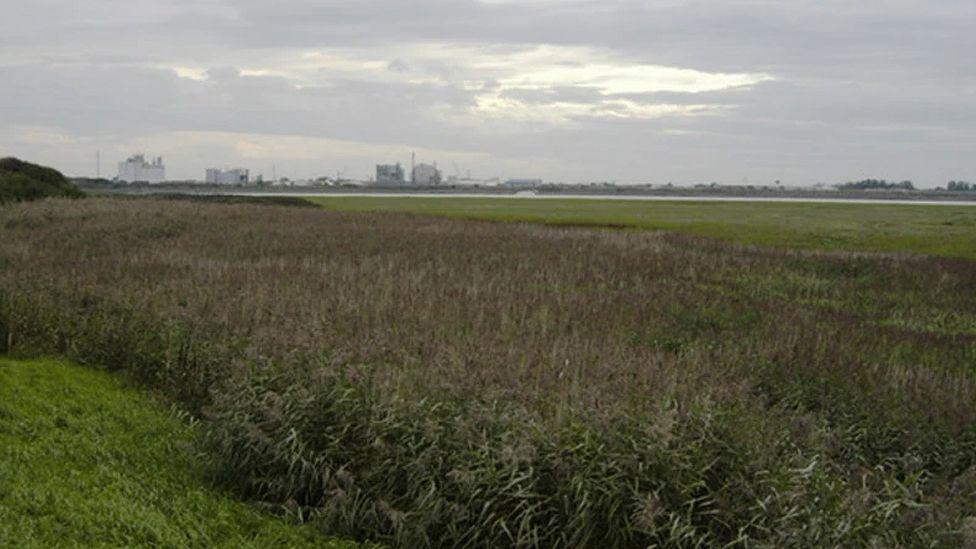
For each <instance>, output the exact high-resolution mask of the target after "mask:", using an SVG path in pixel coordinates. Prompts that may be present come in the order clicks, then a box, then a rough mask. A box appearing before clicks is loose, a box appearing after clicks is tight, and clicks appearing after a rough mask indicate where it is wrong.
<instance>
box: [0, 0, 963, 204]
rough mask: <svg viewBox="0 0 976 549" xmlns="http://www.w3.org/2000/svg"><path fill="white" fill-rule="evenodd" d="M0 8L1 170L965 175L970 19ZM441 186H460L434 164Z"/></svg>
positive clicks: (452, 4) (654, 178)
mask: <svg viewBox="0 0 976 549" xmlns="http://www.w3.org/2000/svg"><path fill="white" fill-rule="evenodd" d="M17 4H18V5H15V6H10V7H6V8H5V10H6V12H7V13H6V15H5V21H4V23H3V30H4V32H3V33H2V34H0V81H2V82H4V85H3V86H0V154H17V155H20V156H24V157H28V158H33V159H36V160H39V161H44V162H49V163H51V164H53V165H55V166H58V167H59V168H61V169H63V170H65V171H67V172H69V173H72V174H85V175H87V174H93V173H94V171H95V163H94V155H95V151H96V150H101V151H102V158H103V159H105V160H106V162H103V172H109V168H108V165H109V164H111V163H112V162H114V160H116V159H118V158H122V157H124V156H126V155H127V154H129V153H130V152H131V151H133V150H136V149H143V150H146V152H148V153H150V154H152V155H157V154H162V155H164V156H166V159H167V164H168V166H169V175H170V176H171V177H186V178H194V177H195V178H199V177H202V172H203V169H204V168H205V167H207V166H211V165H217V166H221V165H244V166H245V167H249V168H251V169H252V170H253V171H255V172H262V171H263V172H265V173H269V172H270V166H271V165H272V164H274V165H276V166H277V171H278V173H279V174H285V175H289V176H292V177H311V176H317V175H326V174H334V173H336V172H338V171H343V170H344V171H345V172H346V173H347V174H348V175H350V176H358V177H366V176H368V175H369V173H370V171H371V169H372V165H373V164H375V163H377V162H387V161H390V162H392V161H397V160H400V161H405V160H407V159H408V158H409V151H411V150H414V149H415V150H417V151H418V152H420V153H422V155H423V156H424V157H425V159H428V160H438V161H440V162H441V164H442V165H443V166H451V167H452V168H453V165H455V164H456V165H458V166H459V167H458V168H457V169H458V170H459V171H470V172H472V174H474V175H477V176H483V177H490V176H501V177H509V176H512V177H515V176H524V177H529V176H532V177H544V178H546V179H550V180H563V181H581V180H616V181H620V182H657V183H663V182H668V181H673V182H675V183H693V182H699V181H720V182H728V183H741V182H743V181H748V182H750V183H756V184H763V183H769V182H772V181H774V180H781V181H784V182H786V183H788V184H790V183H792V184H807V183H814V182H819V181H825V182H833V181H838V180H845V179H851V178H859V177H869V176H871V177H887V178H897V179H902V178H912V179H914V180H916V181H917V182H920V183H922V184H928V185H938V184H944V183H945V181H946V180H948V179H971V180H972V179H976V160H974V158H976V154H974V153H976V124H974V122H976V56H973V55H972V53H971V52H972V51H974V49H976V38H974V36H976V33H973V32H972V30H971V29H972V28H974V24H976V4H974V3H973V2H971V1H965V2H963V1H956V0H936V1H926V2H922V1H916V0H881V1H879V2H872V3H870V4H869V5H861V4H859V3H850V2H840V1H836V0H827V1H817V2H814V1H812V0H809V1H808V0H797V1H795V2H789V3H780V2H769V1H760V0H755V1H751V2H741V1H735V2H733V1H730V0H712V1H709V2H694V1H681V0H658V1H653V0H650V1H648V0H603V1H590V0H536V1H518V2H516V1H514V0H513V1H502V0H493V1H475V0H419V1H415V2H405V1H403V0H375V1H370V0H360V1H356V2H339V1H313V0H287V1H280V2H274V3H270V2H258V1H256V0H253V1H252V0H245V1H236V2H232V1H226V0H207V1H196V2H189V1H185V0H137V1H130V2H119V1H115V0H111V1H109V0H91V1H87V2H69V1H67V0H42V1H37V2H31V3H17ZM448 171H449V172H450V171H451V169H449V170H448Z"/></svg>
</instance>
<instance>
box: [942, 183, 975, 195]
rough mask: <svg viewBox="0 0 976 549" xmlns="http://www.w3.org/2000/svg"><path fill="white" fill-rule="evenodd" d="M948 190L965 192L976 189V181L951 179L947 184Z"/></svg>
mask: <svg viewBox="0 0 976 549" xmlns="http://www.w3.org/2000/svg"><path fill="white" fill-rule="evenodd" d="M946 190H947V191H963V192H969V191H976V183H969V182H966V181H950V182H949V184H948V185H946Z"/></svg>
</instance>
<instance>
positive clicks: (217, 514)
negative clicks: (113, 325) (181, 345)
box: [0, 359, 356, 548]
mask: <svg viewBox="0 0 976 549" xmlns="http://www.w3.org/2000/svg"><path fill="white" fill-rule="evenodd" d="M196 436H197V435H196V432H195V430H194V429H193V428H191V427H188V426H187V425H186V424H185V423H183V422H181V421H180V420H178V419H176V418H175V417H174V416H173V415H172V414H171V413H170V412H169V410H168V409H167V407H164V406H163V405H161V404H160V403H158V402H154V401H153V400H151V399H149V398H148V397H146V396H145V395H142V394H140V393H138V392H137V391H134V390H132V389H129V388H126V387H124V386H123V384H122V383H121V382H120V381H119V380H118V379H116V378H113V377H112V376H110V375H109V374H107V373H105V372H98V371H95V370H92V369H90V368H83V367H80V366H73V365H69V364H65V363H63V362H56V361H51V360H36V361H21V362H18V361H13V360H9V359H0V546H3V547H123V546H130V547H131V546H143V547H145V546H154V547H337V548H338V547H355V546H356V545H354V544H346V545H343V544H340V543H335V542H329V541H328V540H326V539H324V538H322V537H321V536H320V535H319V534H318V533H316V532H315V531H314V530H312V529H310V528H306V527H300V526H294V525H290V524H286V523H284V522H282V521H281V520H280V519H277V518H274V517H271V516H269V515H265V514H262V513H260V512H258V511H255V510H254V509H252V508H250V507H248V506H246V505H244V504H242V503H239V502H236V501H234V500H233V498H231V497H229V496H228V495H227V494H224V493H221V492H218V491H215V490H213V489H212V488H210V487H209V486H208V484H207V483H206V482H205V480H204V464H203V463H201V460H200V459H199V458H198V457H197V456H196V455H195V454H194V453H193V445H194V443H195V441H196Z"/></svg>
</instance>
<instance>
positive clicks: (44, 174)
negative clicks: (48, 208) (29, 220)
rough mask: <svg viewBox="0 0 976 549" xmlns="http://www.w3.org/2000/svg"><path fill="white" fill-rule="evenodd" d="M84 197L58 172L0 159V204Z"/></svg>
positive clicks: (9, 159) (10, 159) (13, 159)
mask: <svg viewBox="0 0 976 549" xmlns="http://www.w3.org/2000/svg"><path fill="white" fill-rule="evenodd" d="M82 196H84V193H83V192H81V190H79V189H78V187H76V186H75V185H73V184H72V183H71V182H69V181H68V179H67V178H65V177H64V175H62V174H61V172H59V171H57V170H55V169H53V168H47V167H44V166H38V165H37V164H31V163H29V162H24V161H23V160H18V159H16V158H0V204H3V203H6V202H19V201H27V200H40V199H42V198H48V197H64V198H81V197H82Z"/></svg>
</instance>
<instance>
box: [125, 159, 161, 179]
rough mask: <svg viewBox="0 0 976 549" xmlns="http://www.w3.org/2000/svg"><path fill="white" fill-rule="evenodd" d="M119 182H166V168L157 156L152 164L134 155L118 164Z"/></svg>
mask: <svg viewBox="0 0 976 549" xmlns="http://www.w3.org/2000/svg"><path fill="white" fill-rule="evenodd" d="M118 180H119V181H123V182H125V183H136V182H145V183H162V182H164V181H166V166H164V165H163V157H161V156H157V157H156V158H153V159H152V162H147V161H146V157H145V155H142V154H134V155H132V156H130V157H129V158H128V160H125V161H124V162H119V177H118Z"/></svg>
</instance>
